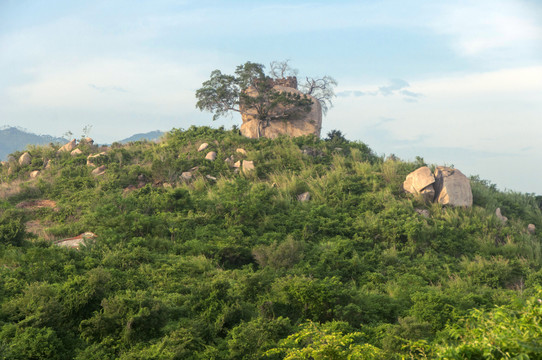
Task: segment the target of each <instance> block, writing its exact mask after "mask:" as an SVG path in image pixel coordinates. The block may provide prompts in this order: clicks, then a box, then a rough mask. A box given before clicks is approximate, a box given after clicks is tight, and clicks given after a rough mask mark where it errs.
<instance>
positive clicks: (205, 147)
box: [198, 143, 209, 151]
mask: <svg viewBox="0 0 542 360" xmlns="http://www.w3.org/2000/svg"><path fill="white" fill-rule="evenodd" d="M208 147H209V144H207V143H203V144H201V145H200V146H199V148H198V151H203V150H205V149H207V148H208Z"/></svg>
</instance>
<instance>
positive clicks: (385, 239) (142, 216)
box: [0, 127, 542, 359]
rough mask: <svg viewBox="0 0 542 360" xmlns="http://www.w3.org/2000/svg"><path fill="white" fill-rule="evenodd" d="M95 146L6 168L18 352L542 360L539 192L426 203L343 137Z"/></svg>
mask: <svg viewBox="0 0 542 360" xmlns="http://www.w3.org/2000/svg"><path fill="white" fill-rule="evenodd" d="M204 143H206V144H207V145H206V146H205V145H203V144H204ZM202 145H203V146H202ZM79 148H80V150H81V154H79V155H76V156H71V155H70V154H69V153H63V152H61V153H58V152H57V150H58V146H43V147H32V148H30V149H29V153H30V155H31V157H32V161H31V163H30V164H29V165H25V166H20V165H18V164H16V163H15V162H11V163H10V164H8V165H6V166H3V167H2V168H0V181H1V184H0V294H1V296H0V349H2V351H3V356H4V358H6V359H24V358H46V359H283V358H289V359H308V358H314V359H347V358H348V359H401V358H420V359H422V358H425V359H427V358H441V359H469V358H470V359H474V358H476V359H486V358H487V359H490V358H491V359H496V358H505V357H504V356H503V355H502V354H503V353H504V354H506V353H508V354H511V355H510V357H513V356H520V355H526V356H529V358H531V359H537V358H540V357H539V354H540V347H541V343H540V338H542V330H541V328H540V326H539V324H540V321H541V320H542V307H541V306H540V304H539V301H540V300H538V299H540V298H541V297H542V290H541V286H542V263H541V259H542V246H541V237H540V229H542V212H541V210H540V208H539V206H538V203H537V199H536V198H535V197H534V196H532V195H529V194H519V193H512V192H500V191H498V190H497V189H496V187H495V186H493V185H492V184H491V183H489V182H487V181H483V180H480V179H478V178H472V179H471V186H472V191H473V199H474V205H473V207H471V208H460V207H455V208H454V207H443V206H441V205H439V204H428V203H425V202H424V201H423V199H422V198H421V197H414V196H410V195H407V194H405V193H404V191H403V190H402V182H403V180H404V179H405V176H406V175H407V174H408V173H410V172H411V171H413V170H415V169H416V168H418V167H420V166H423V165H426V164H425V163H424V161H423V159H421V158H418V160H417V161H416V162H403V161H400V160H398V159H384V158H382V157H378V156H376V155H375V154H374V153H373V152H372V151H371V149H370V148H368V147H367V146H366V145H365V144H363V143H361V142H351V141H347V140H346V139H344V138H343V137H342V136H341V135H340V133H338V132H336V133H335V134H334V136H332V137H331V138H328V139H326V140H319V139H316V138H314V137H300V138H288V137H280V138H278V139H275V140H270V139H265V138H262V139H248V138H245V137H242V136H241V135H240V134H239V133H238V131H235V130H231V131H226V130H223V129H211V128H207V127H199V128H196V127H192V128H190V129H188V130H186V131H182V130H172V131H171V132H169V133H167V134H165V136H164V138H163V139H162V140H161V142H159V143H154V142H133V143H130V144H127V145H120V144H114V145H112V146H110V147H95V146H92V145H89V144H83V145H80V146H79ZM200 148H205V149H204V150H202V151H198V149H200ZM212 152H215V154H213V153H212ZM20 155H21V152H16V153H15V154H14V156H15V157H18V156H20ZM89 155H94V157H92V158H88V156H89ZM213 155H216V158H214V156H213ZM213 158H214V160H213ZM46 160H51V162H50V166H49V168H47V169H44V168H43V164H44V162H45V161H46ZM87 163H91V164H89V165H87ZM252 165H253V168H252ZM430 166H432V165H430ZM10 168H11V170H9V169H10ZM32 171H39V174H38V175H37V176H36V177H35V178H32V179H31V178H30V173H31V172H32ZM304 193H308V194H310V199H307V197H306V196H304V197H300V196H299V195H301V194H304ZM301 200H304V201H301ZM497 207H499V208H500V209H501V211H502V214H504V215H505V216H507V217H508V221H506V222H503V221H502V220H500V219H499V218H498V217H497V216H496V215H495V210H496V208H497ZM421 210H424V211H421ZM424 214H425V215H424ZM528 224H533V225H535V226H536V230H535V231H534V233H533V232H529V231H528V229H527V225H528ZM80 234H81V236H78V235H80ZM63 240H65V241H63ZM68 246H74V247H75V248H73V247H72V248H70V247H68ZM524 358H526V357H525V356H524Z"/></svg>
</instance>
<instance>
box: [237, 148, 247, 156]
mask: <svg viewBox="0 0 542 360" xmlns="http://www.w3.org/2000/svg"><path fill="white" fill-rule="evenodd" d="M235 151H236V152H238V153H239V154H242V155H246V154H247V151H246V150H245V149H241V148H239V149H237V150H235Z"/></svg>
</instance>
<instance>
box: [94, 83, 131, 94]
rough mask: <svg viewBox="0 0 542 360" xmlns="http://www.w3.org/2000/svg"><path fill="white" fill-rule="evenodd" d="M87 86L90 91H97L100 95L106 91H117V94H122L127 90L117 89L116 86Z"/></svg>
mask: <svg viewBox="0 0 542 360" xmlns="http://www.w3.org/2000/svg"><path fill="white" fill-rule="evenodd" d="M88 86H89V87H90V88H91V89H94V90H97V91H99V92H101V93H104V92H107V91H118V92H123V93H127V92H128V90H126V89H123V88H121V87H118V86H97V85H94V84H88Z"/></svg>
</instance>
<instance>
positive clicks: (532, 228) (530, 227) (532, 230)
mask: <svg viewBox="0 0 542 360" xmlns="http://www.w3.org/2000/svg"><path fill="white" fill-rule="evenodd" d="M527 231H528V232H529V234H531V235H534V233H535V232H536V226H535V225H534V224H529V225H527Z"/></svg>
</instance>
